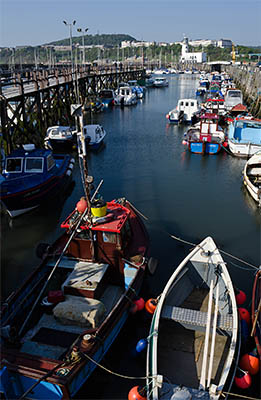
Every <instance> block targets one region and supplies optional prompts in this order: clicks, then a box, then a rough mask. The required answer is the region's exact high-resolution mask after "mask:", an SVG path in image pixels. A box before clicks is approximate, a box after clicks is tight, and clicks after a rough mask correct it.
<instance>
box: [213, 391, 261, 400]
mask: <svg viewBox="0 0 261 400" xmlns="http://www.w3.org/2000/svg"><path fill="white" fill-rule="evenodd" d="M221 395H222V396H224V397H225V395H229V396H236V397H237V398H240V399H248V400H259V398H258V397H248V396H244V395H242V394H238V393H231V392H221Z"/></svg>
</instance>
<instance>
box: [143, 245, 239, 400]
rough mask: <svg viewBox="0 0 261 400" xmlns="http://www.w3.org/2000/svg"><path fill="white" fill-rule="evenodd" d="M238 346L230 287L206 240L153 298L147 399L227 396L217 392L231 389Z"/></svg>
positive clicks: (219, 260) (222, 265) (214, 248)
mask: <svg viewBox="0 0 261 400" xmlns="http://www.w3.org/2000/svg"><path fill="white" fill-rule="evenodd" d="M239 347H240V335H239V323H238V310H237V304H236V299H235V293H234V288H233V285H232V282H231V279H230V276H229V273H228V270H227V267H226V263H225V262H224V261H223V259H222V257H221V255H220V252H219V250H218V248H217V246H216V244H215V243H214V241H213V239H212V238H211V237H207V238H206V239H205V240H203V241H202V242H201V243H200V244H199V245H197V246H195V247H194V249H193V250H192V251H191V252H190V253H189V254H188V256H187V257H186V258H185V259H184V260H183V261H182V262H181V263H180V264H179V266H178V267H177V269H175V271H174V272H173V274H172V276H171V277H170V279H169V281H168V282H167V284H166V286H165V288H164V290H163V292H162V293H161V295H160V296H159V297H158V302H157V307H156V309H155V312H154V314H153V317H152V322H151V327H150V333H149V336H148V347H147V386H146V387H147V399H148V400H151V399H153V400H156V399H206V400H207V399H209V400H210V399H211V400H217V399H219V398H221V394H222V396H224V398H226V397H227V396H226V395H225V394H223V393H222V392H223V391H224V390H225V389H227V390H226V392H229V390H230V386H231V384H232V382H233V378H234V374H235V369H236V366H237V360H238V356H239ZM222 398H223V397H222Z"/></svg>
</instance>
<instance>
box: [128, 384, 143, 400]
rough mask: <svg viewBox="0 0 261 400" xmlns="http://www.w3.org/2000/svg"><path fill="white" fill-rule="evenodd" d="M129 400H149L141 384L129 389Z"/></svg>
mask: <svg viewBox="0 0 261 400" xmlns="http://www.w3.org/2000/svg"><path fill="white" fill-rule="evenodd" d="M128 400H147V396H146V394H145V389H144V388H143V387H141V386H134V387H133V388H132V389H131V390H130V391H129V394H128Z"/></svg>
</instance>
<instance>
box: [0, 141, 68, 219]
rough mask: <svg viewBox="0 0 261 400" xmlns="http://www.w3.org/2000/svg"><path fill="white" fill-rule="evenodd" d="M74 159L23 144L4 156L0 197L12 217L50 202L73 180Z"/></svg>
mask: <svg viewBox="0 0 261 400" xmlns="http://www.w3.org/2000/svg"><path fill="white" fill-rule="evenodd" d="M74 162H75V160H74V158H73V157H71V156H69V155H66V154H53V153H52V151H51V150H48V149H36V148H35V146H34V145H33V144H27V145H23V148H20V149H16V150H14V151H13V152H12V153H11V154H9V155H8V156H7V157H6V159H5V167H4V170H3V172H2V177H3V179H2V181H1V183H0V188H1V191H0V200H1V202H2V203H3V205H4V207H5V209H6V210H7V212H8V214H9V215H10V216H11V217H12V218H13V217H17V216H19V215H21V214H24V213H26V212H28V211H31V210H32V209H34V208H37V207H39V206H40V205H44V206H47V205H48V202H49V201H50V200H51V199H53V198H54V197H55V196H56V195H58V194H59V193H61V192H62V191H63V190H64V188H65V187H66V186H67V184H68V183H69V182H70V180H71V174H72V170H73V166H74Z"/></svg>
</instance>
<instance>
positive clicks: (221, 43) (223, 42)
mask: <svg viewBox="0 0 261 400" xmlns="http://www.w3.org/2000/svg"><path fill="white" fill-rule="evenodd" d="M217 47H221V48H222V49H225V48H226V49H227V48H228V49H232V41H231V40H230V39H219V40H218V41H217Z"/></svg>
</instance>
